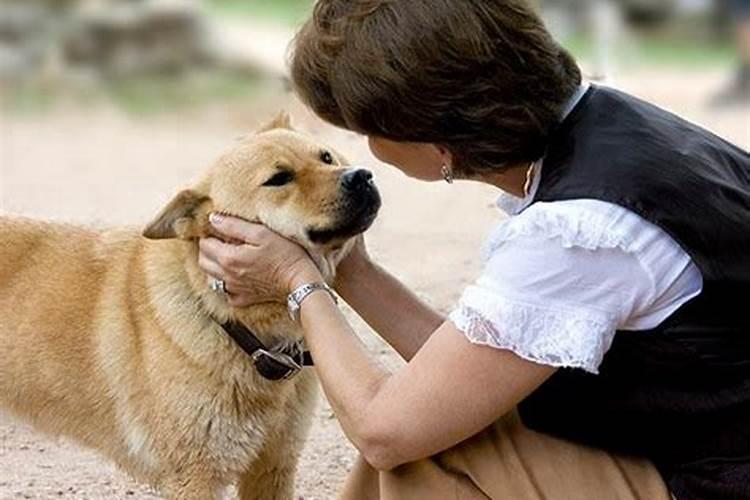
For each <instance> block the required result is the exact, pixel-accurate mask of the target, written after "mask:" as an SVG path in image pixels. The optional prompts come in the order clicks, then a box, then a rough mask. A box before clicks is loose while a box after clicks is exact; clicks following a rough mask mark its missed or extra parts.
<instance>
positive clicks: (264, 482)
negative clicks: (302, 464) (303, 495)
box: [239, 461, 296, 500]
mask: <svg viewBox="0 0 750 500" xmlns="http://www.w3.org/2000/svg"><path fill="white" fill-rule="evenodd" d="M265 465H266V464H264V467H263V468H262V470H251V471H249V472H247V473H245V474H244V475H243V476H242V477H241V478H240V484H239V498H240V500H291V499H292V498H293V496H294V470H295V468H296V467H295V465H296V461H295V462H294V463H291V464H285V465H282V466H277V467H272V468H266V467H265Z"/></svg>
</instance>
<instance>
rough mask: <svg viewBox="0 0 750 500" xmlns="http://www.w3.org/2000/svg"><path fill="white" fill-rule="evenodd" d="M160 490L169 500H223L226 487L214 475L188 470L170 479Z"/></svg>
mask: <svg viewBox="0 0 750 500" xmlns="http://www.w3.org/2000/svg"><path fill="white" fill-rule="evenodd" d="M159 489H160V490H161V491H160V492H161V494H162V495H163V496H164V498H165V499H168V500H221V499H222V498H223V493H224V490H225V489H226V485H225V484H222V482H221V481H220V480H218V479H217V478H216V476H215V475H214V474H209V473H205V472H203V471H200V470H192V471H190V470H188V471H185V472H180V474H177V475H175V476H172V477H170V478H169V479H168V480H167V481H165V482H164V484H163V485H162V487H161V488H159Z"/></svg>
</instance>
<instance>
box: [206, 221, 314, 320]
mask: <svg viewBox="0 0 750 500" xmlns="http://www.w3.org/2000/svg"><path fill="white" fill-rule="evenodd" d="M211 225H212V226H213V230H214V233H215V234H216V235H217V236H218V238H205V239H202V240H201V241H200V256H199V259H198V265H199V266H200V268H201V269H202V270H203V271H204V272H205V273H206V274H207V275H208V276H209V277H210V278H209V279H211V280H213V279H218V280H224V283H225V285H226V289H227V292H228V293H229V297H228V299H229V303H230V305H232V306H233V307H247V306H250V305H253V304H260V303H264V302H286V297H287V295H288V294H289V293H290V292H291V291H293V290H294V289H295V288H296V287H297V286H299V285H301V284H303V283H308V282H314V281H322V280H323V278H322V276H321V274H320V271H319V270H318V268H317V267H316V266H315V264H314V263H313V261H312V259H311V258H310V256H309V255H308V254H307V252H306V251H305V249H304V248H302V247H301V246H299V245H297V244H296V243H294V242H292V241H289V240H287V239H286V238H284V237H282V236H280V235H278V234H277V233H274V232H273V231H271V230H270V229H268V228H266V227H265V226H263V225H260V224H253V223H250V222H247V221H244V220H242V219H238V218H235V217H229V216H223V215H218V214H214V215H212V216H211ZM219 238H221V239H219ZM225 241H236V242H240V243H225Z"/></svg>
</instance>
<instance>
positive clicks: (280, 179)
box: [263, 171, 294, 187]
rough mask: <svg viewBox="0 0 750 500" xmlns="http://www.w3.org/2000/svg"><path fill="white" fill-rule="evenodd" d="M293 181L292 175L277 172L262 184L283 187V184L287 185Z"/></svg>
mask: <svg viewBox="0 0 750 500" xmlns="http://www.w3.org/2000/svg"><path fill="white" fill-rule="evenodd" d="M293 180H294V174H293V173H291V172H286V171H284V172H279V173H277V174H274V176H273V177H271V178H270V179H268V180H267V181H266V182H264V183H263V185H264V186H274V187H276V186H283V185H284V184H289V183H290V182H292V181H293Z"/></svg>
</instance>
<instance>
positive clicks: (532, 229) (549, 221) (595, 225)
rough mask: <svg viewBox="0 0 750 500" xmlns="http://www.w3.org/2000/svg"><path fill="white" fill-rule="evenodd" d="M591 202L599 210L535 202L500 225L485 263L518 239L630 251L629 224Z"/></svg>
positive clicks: (489, 244)
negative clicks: (504, 246)
mask: <svg viewBox="0 0 750 500" xmlns="http://www.w3.org/2000/svg"><path fill="white" fill-rule="evenodd" d="M588 203H591V204H600V203H601V206H600V207H598V208H600V210H581V209H580V204H579V206H578V207H572V206H571V205H569V204H565V203H560V202H556V203H546V202H537V203H534V204H533V205H531V206H530V207H529V208H527V209H526V210H524V211H523V212H522V213H520V214H519V215H517V216H514V217H510V218H509V219H507V220H504V221H503V222H501V223H500V224H498V226H497V227H496V228H495V230H494V231H493V232H492V234H491V235H490V237H489V238H488V240H487V242H486V243H485V246H484V249H483V252H482V256H483V258H484V260H485V261H487V260H489V258H490V257H491V255H492V253H493V252H494V251H495V250H497V249H498V248H499V247H500V246H501V245H502V244H503V243H505V242H507V241H510V240H513V239H516V238H519V237H535V238H540V237H541V238H544V239H554V238H556V239H559V240H560V244H561V245H562V246H563V247H564V248H572V247H580V248H584V249H587V250H596V249H598V248H621V249H622V250H624V251H626V252H631V251H632V250H633V246H634V241H633V239H632V238H631V237H630V236H629V235H628V231H627V229H628V228H627V224H622V223H620V224H618V223H617V222H618V221H620V222H621V218H620V217H617V216H616V215H615V214H613V211H612V210H611V209H608V206H609V204H607V203H603V202H598V201H595V200H589V201H588ZM613 216H614V217H613ZM613 219H614V220H613Z"/></svg>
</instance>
